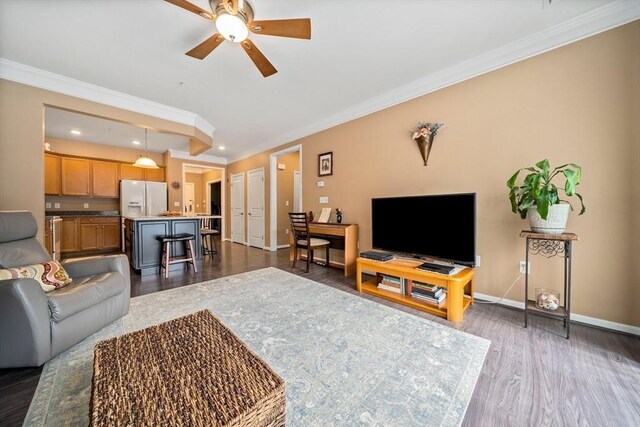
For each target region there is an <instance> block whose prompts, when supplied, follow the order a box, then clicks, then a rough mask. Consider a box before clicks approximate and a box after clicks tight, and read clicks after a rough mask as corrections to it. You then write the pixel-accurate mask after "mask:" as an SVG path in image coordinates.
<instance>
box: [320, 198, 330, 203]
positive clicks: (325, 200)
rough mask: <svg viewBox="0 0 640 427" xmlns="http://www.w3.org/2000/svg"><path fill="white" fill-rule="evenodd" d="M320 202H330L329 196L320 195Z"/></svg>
mask: <svg viewBox="0 0 640 427" xmlns="http://www.w3.org/2000/svg"><path fill="white" fill-rule="evenodd" d="M320 203H322V204H325V203H329V198H328V197H320Z"/></svg>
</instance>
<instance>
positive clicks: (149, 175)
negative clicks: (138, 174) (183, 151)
mask: <svg viewBox="0 0 640 427" xmlns="http://www.w3.org/2000/svg"><path fill="white" fill-rule="evenodd" d="M144 180H145V181H155V182H164V168H163V167H159V168H158V169H145V170H144Z"/></svg>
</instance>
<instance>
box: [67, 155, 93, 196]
mask: <svg viewBox="0 0 640 427" xmlns="http://www.w3.org/2000/svg"><path fill="white" fill-rule="evenodd" d="M60 161H61V170H62V173H61V176H62V195H63V196H89V195H91V187H90V185H89V183H90V181H91V176H90V172H91V162H90V161H89V160H86V159H75V158H71V157H62V158H61V159H60Z"/></svg>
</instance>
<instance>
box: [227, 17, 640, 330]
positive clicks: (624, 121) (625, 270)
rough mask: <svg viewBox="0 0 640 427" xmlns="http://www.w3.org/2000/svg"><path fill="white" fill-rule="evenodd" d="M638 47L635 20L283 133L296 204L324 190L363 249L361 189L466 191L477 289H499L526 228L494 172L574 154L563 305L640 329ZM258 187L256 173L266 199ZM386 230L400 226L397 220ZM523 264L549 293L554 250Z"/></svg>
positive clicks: (558, 275)
mask: <svg viewBox="0 0 640 427" xmlns="http://www.w3.org/2000/svg"><path fill="white" fill-rule="evenodd" d="M639 56H640V21H636V22H634V23H631V24H628V25H625V26H623V27H620V28H617V29H614V30H611V31H607V32H605V33H602V34H599V35H596V36H594V37H590V38H587V39H584V40H581V41H579V42H576V43H573V44H570V45H567V46H564V47H561V48H558V49H556V50H553V51H550V52H547V53H545V54H542V55H539V56H536V57H533V58H530V59H528V60H526V61H522V62H519V63H516V64H513V65H510V66H508V67H505V68H502V69H499V70H496V71H493V72H491V73H488V74H485V75H482V76H479V77H476V78H473V79H470V80H467V81H465V82H462V83H459V84H456V85H453V86H450V87H447V88H445V89H442V90H439V91H436V92H433V93H431V94H428V95H425V96H421V97H419V98H416V99H414V100H411V101H408V102H405V103H402V104H400V105H397V106H394V107H391V108H388V109H386V110H383V111H380V112H377V113H374V114H371V115H369V116H366V117H362V118H360V119H357V120H354V121H351V122H348V123H345V124H343V125H340V126H336V127H334V128H331V129H328V130H326V131H323V132H319V133H317V134H314V135H311V136H309V137H306V138H303V139H301V140H299V141H294V142H292V143H291V144H288V145H293V144H298V143H301V144H303V169H302V172H303V173H302V176H303V208H304V210H305V211H308V210H313V211H314V212H317V211H319V210H320V208H321V205H319V203H318V198H319V197H320V196H328V197H329V201H330V203H329V206H331V207H332V208H342V209H343V210H344V222H346V223H357V224H359V226H360V249H361V250H365V249H368V248H370V247H371V213H370V203H371V202H370V200H371V198H372V197H379V196H401V195H416V194H440V193H457V192H476V193H477V203H478V206H477V224H478V231H477V253H478V254H479V255H480V256H481V257H482V265H481V266H480V267H479V268H478V269H477V276H476V277H477V280H476V291H477V292H480V293H483V294H489V295H494V296H502V295H503V294H504V292H505V291H506V290H507V289H508V288H509V286H510V285H511V283H512V282H513V280H514V279H515V278H516V277H517V276H518V263H519V261H520V260H521V259H523V258H524V242H523V241H522V239H521V238H520V237H518V234H519V231H520V230H522V229H525V228H527V227H528V224H527V223H526V222H524V221H522V220H520V219H519V217H518V216H516V215H514V214H512V213H511V211H510V206H509V202H508V199H507V188H506V185H505V183H506V180H507V179H508V178H509V177H510V176H511V174H512V173H513V172H514V171H515V170H517V169H518V168H521V167H526V166H530V165H532V164H533V163H535V162H536V161H539V160H541V159H544V158H548V159H549V160H550V161H551V162H552V163H553V164H555V165H558V164H560V163H564V162H576V163H578V164H580V165H582V166H583V168H584V179H583V182H582V183H581V184H580V187H579V189H580V192H581V193H582V194H583V195H584V198H585V202H586V205H587V213H586V214H585V215H583V216H580V217H578V216H577V215H575V214H573V215H572V216H571V217H570V219H569V224H568V231H571V232H575V233H578V234H579V235H580V241H579V242H576V244H575V246H574V259H573V297H572V310H573V311H574V312H575V313H579V314H583V315H587V316H592V317H595V318H599V319H605V320H609V321H613V322H619V323H623V324H629V325H635V326H640V297H639V291H638V288H640V270H639V269H638V267H637V265H638V264H640V263H639V262H638V260H639V259H640V256H639V254H640V250H639V249H638V243H637V242H638V240H640V239H639V238H638V236H639V235H640V231H639V229H640V215H638V214H637V212H638V209H639V208H640V202H639V201H638V198H639V197H640V186H638V185H635V184H634V185H630V183H637V182H640V179H639V177H640V175H639V172H638V168H639V167H640V166H639V163H640V162H639V161H638V150H639V149H638V145H639V144H640V141H639V138H638V137H639V135H640V131H639V130H638V117H640V106H639V105H638V104H639V103H638V94H639V93H640V91H639V90H638V85H639V82H638V79H640V66H639V65H638V64H639V59H638V58H639ZM425 120H426V121H440V122H444V123H445V125H444V127H443V128H442V129H441V131H440V133H439V134H438V135H437V136H436V139H435V144H434V148H433V151H432V153H431V158H430V160H429V166H426V167H425V166H423V165H422V160H421V158H420V154H419V152H418V149H417V147H416V144H415V142H413V141H412V140H411V139H410V137H409V132H410V131H411V130H412V129H413V128H414V126H415V125H416V123H417V122H418V121H425ZM282 148H283V147H278V148H274V149H273V150H272V151H277V150H280V149H282ZM272 151H271V152H272ZM326 151H333V153H334V175H333V176H331V177H325V178H323V180H324V182H325V187H324V188H318V187H316V181H317V180H318V177H317V158H318V157H317V156H318V154H320V153H323V152H326ZM268 158H269V152H265V153H260V154H258V155H255V156H253V157H250V158H248V159H244V160H242V161H239V162H235V163H232V164H230V165H229V166H228V170H229V174H233V173H237V172H240V171H247V170H248V169H252V168H256V167H261V166H264V167H265V171H266V173H265V176H266V177H267V179H268V177H269V164H268ZM268 189H269V186H268V182H267V194H266V200H269V194H268ZM227 206H228V205H227ZM634 208H635V209H634ZM266 217H267V218H266V221H267V222H266V224H267V228H268V224H269V212H268V211H267V212H266ZM398 232H410V226H406V225H403V224H398ZM267 236H268V231H267ZM531 268H532V276H531V280H532V283H531V288H535V287H552V288H558V289H561V281H562V266H561V263H560V262H559V259H555V260H546V259H545V258H542V257H536V258H535V259H533V260H532V266H531ZM523 288H524V286H523V282H522V281H520V283H519V284H518V285H516V286H515V287H514V289H513V290H512V291H511V292H509V294H507V296H506V297H507V298H508V299H511V300H515V301H521V300H522V294H523Z"/></svg>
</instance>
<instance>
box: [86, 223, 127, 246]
mask: <svg viewBox="0 0 640 427" xmlns="http://www.w3.org/2000/svg"><path fill="white" fill-rule="evenodd" d="M80 224H81V225H80V250H81V251H101V250H105V249H118V248H119V247H120V217H117V216H114V217H91V218H81V219H80Z"/></svg>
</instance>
